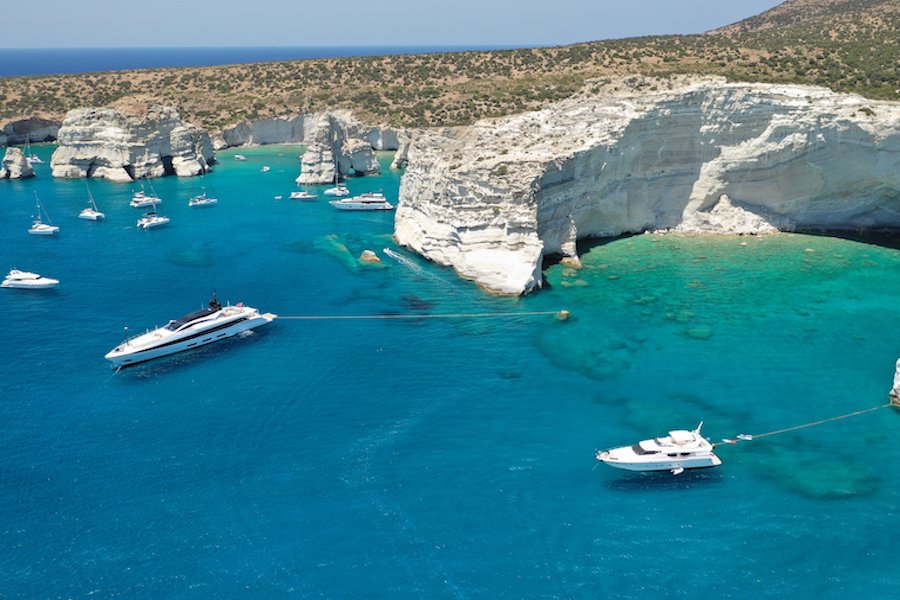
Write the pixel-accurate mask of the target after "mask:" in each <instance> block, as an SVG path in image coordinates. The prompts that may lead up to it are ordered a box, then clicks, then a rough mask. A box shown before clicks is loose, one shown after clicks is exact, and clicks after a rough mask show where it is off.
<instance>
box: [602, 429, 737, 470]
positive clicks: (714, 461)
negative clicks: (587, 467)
mask: <svg viewBox="0 0 900 600" xmlns="http://www.w3.org/2000/svg"><path fill="white" fill-rule="evenodd" d="M701 427H703V421H700V424H699V425H697V429H695V430H693V431H686V430H683V429H677V430H675V431H670V432H669V435H667V436H665V437H658V438H653V439H650V440H643V441H641V442H638V443H637V444H634V445H633V446H622V447H621V448H613V449H612V450H604V451H601V452H598V453H597V460H599V461H600V462H603V463H606V464H608V465H609V466H611V467H616V468H617V469H625V470H627V471H671V472H672V474H673V475H679V474H681V473H683V472H684V470H685V469H702V468H705V467H717V466H719V465H721V464H722V459H720V458H719V457H718V456H716V455H715V453H714V452H713V450H714V449H715V446H714V445H713V444H711V443H710V442H709V440H707V439H706V438H704V437H703V436H701V435H700V428H701Z"/></svg>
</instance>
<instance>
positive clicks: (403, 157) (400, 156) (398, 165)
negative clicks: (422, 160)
mask: <svg viewBox="0 0 900 600" xmlns="http://www.w3.org/2000/svg"><path fill="white" fill-rule="evenodd" d="M412 141H413V134H412V133H411V132H404V133H402V134H401V135H400V146H399V147H398V148H397V152H396V153H394V160H392V161H391V169H402V168H403V167H405V166H406V163H407V162H409V148H410V146H411V145H412Z"/></svg>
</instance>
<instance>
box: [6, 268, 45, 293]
mask: <svg viewBox="0 0 900 600" xmlns="http://www.w3.org/2000/svg"><path fill="white" fill-rule="evenodd" d="M57 285H59V280H58V279H51V278H49V277H43V276H41V275H38V274H37V273H29V272H28V271H20V270H18V269H13V270H12V271H10V272H9V274H7V276H6V278H5V279H4V280H3V283H0V287H5V288H18V289H21V290H43V289H46V288H52V287H55V286H57Z"/></svg>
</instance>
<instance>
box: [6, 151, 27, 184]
mask: <svg viewBox="0 0 900 600" xmlns="http://www.w3.org/2000/svg"><path fill="white" fill-rule="evenodd" d="M28 177H34V168H33V167H32V166H31V163H30V162H29V161H28V158H26V156H25V153H24V152H22V151H21V150H20V149H19V148H7V149H6V154H5V155H4V156H3V161H2V162H0V179H26V178H28Z"/></svg>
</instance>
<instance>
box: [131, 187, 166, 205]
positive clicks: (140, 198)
mask: <svg viewBox="0 0 900 600" xmlns="http://www.w3.org/2000/svg"><path fill="white" fill-rule="evenodd" d="M160 203H162V199H161V198H157V197H156V196H155V195H151V196H148V195H147V194H146V193H144V190H143V188H141V190H140V191H139V192H134V194H133V195H132V196H131V202H129V203H128V204H129V206H131V208H146V207H148V206H155V205H157V204H160Z"/></svg>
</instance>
